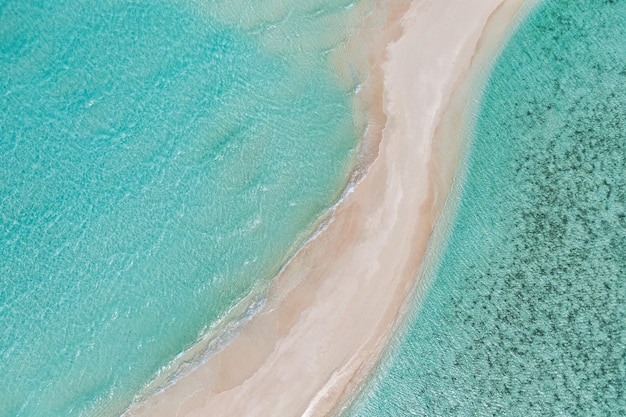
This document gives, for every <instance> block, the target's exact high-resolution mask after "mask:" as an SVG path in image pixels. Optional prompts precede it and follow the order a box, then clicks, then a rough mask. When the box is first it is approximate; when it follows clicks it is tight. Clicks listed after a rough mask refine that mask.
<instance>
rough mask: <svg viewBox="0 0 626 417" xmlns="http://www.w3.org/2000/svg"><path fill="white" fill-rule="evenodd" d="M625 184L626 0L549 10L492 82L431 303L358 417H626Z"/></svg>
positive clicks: (400, 341) (584, 1) (555, 3)
mask: <svg viewBox="0 0 626 417" xmlns="http://www.w3.org/2000/svg"><path fill="white" fill-rule="evenodd" d="M625 174H626V2H624V1H619V0H617V1H594V0H575V1H572V0H547V1H546V2H544V3H542V4H541V5H539V6H537V8H536V9H535V10H534V11H533V12H532V13H531V14H530V15H529V16H528V17H527V18H526V19H525V20H524V22H523V23H522V25H521V27H520V28H519V29H518V30H517V31H516V33H515V34H514V35H513V36H512V38H511V39H510V41H509V42H508V44H507V46H506V47H505V49H504V50H503V52H502V54H501V56H500V57H499V59H498V60H497V62H496V63H495V67H494V68H493V70H492V73H491V75H490V78H489V80H488V83H487V85H486V87H485V90H484V92H483V96H482V102H481V105H480V110H479V112H478V115H477V119H476V122H475V127H474V131H473V134H472V144H471V150H470V154H469V160H468V168H467V173H466V175H465V178H464V180H463V181H464V182H463V185H462V189H461V194H460V203H459V207H458V209H457V212H456V215H455V217H454V220H453V223H452V226H451V231H450V234H449V236H448V238H447V241H446V243H445V247H444V249H443V252H442V253H441V255H440V260H439V264H438V266H437V268H436V271H435V272H434V274H433V276H430V277H425V278H426V279H429V280H431V284H430V288H429V290H428V293H427V294H426V296H425V298H424V299H423V300H421V301H420V303H419V305H416V306H415V309H414V311H413V313H412V314H411V315H410V317H409V319H408V322H407V324H406V326H405V328H404V330H403V332H402V333H401V334H399V335H398V336H397V341H396V342H397V343H396V344H395V346H394V347H393V348H392V349H390V351H389V352H388V353H387V355H386V357H385V358H384V359H383V361H382V363H381V365H380V367H379V369H378V370H377V371H376V372H375V373H374V375H373V376H372V379H371V380H370V381H369V383H368V384H367V385H366V387H365V388H364V390H363V392H362V393H361V394H360V396H359V397H358V398H357V399H356V400H355V401H354V403H353V404H352V407H351V409H350V410H349V411H347V412H346V413H345V415H347V416H364V417H365V416H367V417H370V416H377V417H381V416H394V417H397V416H624V415H626V175H625ZM435 255H436V254H431V256H435Z"/></svg>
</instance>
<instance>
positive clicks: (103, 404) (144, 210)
mask: <svg viewBox="0 0 626 417" xmlns="http://www.w3.org/2000/svg"><path fill="white" fill-rule="evenodd" d="M350 6H351V2H348V1H339V0H333V1H331V0H325V1H313V0H309V1H302V2H298V4H285V2H281V1H274V2H271V1H266V2H264V3H263V4H260V5H258V6H256V7H251V3H249V2H244V1H241V2H233V1H230V2H226V1H207V2H201V1H196V2H194V1H183V0H178V1H176V0H153V1H150V2H129V1H122V0H83V1H66V0H0V323H1V325H0V375H2V377H1V378H0V416H11V417H13V416H29V417H31V416H33V417H35V416H79V415H80V416H88V415H117V414H119V413H120V412H121V411H122V410H123V409H124V408H125V407H126V406H127V405H128V404H129V403H130V401H131V400H132V398H133V396H134V395H135V394H136V393H137V392H139V391H140V390H141V388H142V387H144V386H145V384H147V383H148V382H149V381H150V380H151V379H153V378H154V377H155V375H156V374H157V372H158V371H159V370H160V369H162V367H163V366H164V365H166V364H168V363H169V362H170V361H172V359H174V357H175V356H176V355H178V354H179V353H181V352H182V351H184V350H185V349H187V348H188V347H189V346H191V345H192V344H193V343H194V342H196V341H197V340H198V338H199V337H200V336H201V335H202V334H203V332H206V331H207V329H209V328H210V327H211V325H212V324H214V323H215V322H216V321H217V320H218V319H220V318H221V317H223V316H224V315H225V314H226V312H227V311H228V309H230V308H231V307H232V306H233V305H234V304H235V303H236V302H237V301H238V300H240V299H242V297H244V296H245V295H246V294H248V293H249V292H250V291H251V290H252V289H253V287H255V285H257V284H258V283H259V282H260V283H261V284H262V283H263V282H267V280H268V279H269V278H270V277H271V276H272V275H274V274H275V273H276V272H277V270H278V268H279V267H280V266H281V264H282V263H283V262H284V261H285V257H286V256H288V255H289V254H290V253H291V252H292V251H293V250H294V248H295V246H294V245H297V244H298V243H299V242H301V241H302V239H303V238H305V237H306V233H307V231H308V230H309V229H310V228H311V227H313V226H314V222H315V221H316V219H317V218H318V216H319V215H320V214H321V213H322V212H323V211H324V210H325V209H326V208H328V207H329V206H330V205H331V204H332V203H333V202H334V201H335V200H336V199H337V198H338V196H339V195H340V193H341V191H342V189H343V188H344V187H345V185H346V183H347V181H348V180H349V175H350V171H351V169H352V168H353V165H354V160H355V153H356V149H357V145H358V138H359V137H360V134H361V127H360V126H355V123H354V122H353V120H354V119H353V107H352V99H353V91H354V88H355V86H356V83H357V82H358V80H356V79H354V80H350V79H345V78H344V79H339V78H338V77H337V76H336V75H335V72H336V70H335V68H334V67H333V65H334V64H333V62H332V59H331V58H332V56H333V51H334V50H335V49H336V48H339V49H340V47H341V43H342V42H343V41H344V40H345V38H346V35H347V34H348V33H350V31H351V30H354V27H353V24H354V22H356V21H358V19H356V18H355V17H354V16H353V12H352V10H353V8H351V7H350Z"/></svg>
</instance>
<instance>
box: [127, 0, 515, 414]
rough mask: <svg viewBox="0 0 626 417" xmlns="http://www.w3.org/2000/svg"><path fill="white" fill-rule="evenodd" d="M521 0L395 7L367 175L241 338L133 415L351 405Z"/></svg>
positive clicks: (411, 282)
mask: <svg viewBox="0 0 626 417" xmlns="http://www.w3.org/2000/svg"><path fill="white" fill-rule="evenodd" d="M523 2H524V0H466V1H463V2H458V1H454V0H438V1H430V0H416V1H412V2H410V1H407V2H406V7H404V8H401V9H402V10H403V11H404V10H406V12H405V13H403V14H402V16H401V17H399V16H398V17H394V16H393V14H392V16H391V20H390V22H389V23H388V25H387V31H388V32H387V34H383V35H381V38H379V39H385V36H386V39H395V38H397V39H395V40H394V41H393V42H392V43H391V44H389V45H388V46H387V47H386V49H385V53H378V54H373V56H374V57H378V58H376V59H373V60H372V61H373V62H371V65H372V71H371V74H372V77H373V78H372V80H370V82H376V79H377V78H379V79H380V85H379V86H378V87H379V88H376V86H372V87H371V88H370V91H372V92H376V91H379V92H380V94H381V95H382V102H380V100H379V102H378V103H377V102H376V100H374V101H372V106H373V108H374V110H375V108H376V107H377V106H379V107H380V109H381V110H382V112H376V111H372V112H371V114H372V115H373V117H374V118H375V119H376V120H377V121H378V122H380V123H384V129H383V130H382V140H381V141H380V147H379V150H378V156H377V158H376V159H375V160H374V162H373V163H372V165H371V166H370V169H369V171H368V173H367V175H366V176H365V177H364V178H363V180H362V181H361V182H360V183H359V184H358V185H356V186H355V188H354V190H353V192H352V193H350V194H348V195H347V196H346V197H345V198H344V200H343V201H342V202H341V203H340V204H339V206H338V207H337V209H336V211H335V213H334V218H333V220H332V221H331V223H330V224H329V225H328V227H327V228H326V229H325V230H324V231H323V232H322V233H321V234H320V235H319V236H318V237H317V238H316V239H314V240H311V241H310V242H308V243H307V244H306V245H305V246H304V247H303V248H302V249H301V250H300V251H299V252H298V254H297V255H296V256H295V257H294V258H293V259H292V260H291V261H290V263H289V264H288V265H287V266H286V268H285V269H284V270H283V271H282V272H281V274H280V275H279V276H277V277H276V278H275V279H274V281H273V283H272V285H271V287H270V290H269V296H268V300H267V302H266V304H265V305H264V307H263V308H262V310H261V311H260V312H259V313H258V314H257V315H255V316H254V317H253V318H252V319H251V320H250V321H249V322H248V323H247V324H246V325H245V326H244V327H243V329H242V331H241V332H240V333H239V334H238V335H237V336H236V337H235V338H234V339H233V340H232V342H230V343H229V344H228V345H226V346H225V347H224V348H223V349H222V350H220V351H219V352H218V353H216V354H215V355H213V356H211V357H210V358H208V360H207V361H206V362H205V363H203V364H202V365H200V366H198V367H197V368H196V369H194V370H193V371H192V372H190V373H189V374H187V375H185V376H184V377H182V378H181V379H179V380H178V381H177V382H176V383H174V384H173V385H171V386H169V387H167V388H166V389H165V390H163V391H161V392H159V393H157V394H155V395H153V396H151V397H150V398H148V399H147V400H146V401H145V402H143V403H141V404H140V405H136V406H134V407H133V409H131V410H130V411H128V413H127V415H128V416H150V417H159V416H167V417H173V416H272V417H274V416H280V417H290V416H323V415H329V414H331V415H332V413H333V412H335V411H336V410H337V408H338V407H340V406H341V405H342V404H344V403H345V402H346V401H347V400H349V398H350V396H351V395H352V394H353V392H354V390H355V389H356V388H357V387H358V385H359V383H361V382H362V381H363V379H364V378H365V377H366V376H367V375H368V373H369V371H370V370H371V368H372V367H373V366H374V365H375V363H376V361H377V360H378V358H379V357H380V354H381V352H382V350H383V348H384V346H385V345H386V343H387V342H388V341H389V339H390V335H391V334H392V332H393V330H394V328H395V327H396V326H397V324H398V321H399V319H400V318H401V316H402V312H403V306H404V303H406V302H407V300H408V299H410V296H411V295H412V292H413V289H414V288H415V287H416V277H418V276H419V271H420V265H421V263H422V259H423V256H424V253H425V250H426V246H427V243H428V239H429V237H430V235H431V233H432V230H433V227H434V226H435V223H436V221H437V219H438V217H439V215H440V213H441V211H442V208H443V206H444V204H445V202H446V199H447V197H448V194H449V191H450V188H451V185H452V182H453V179H454V176H455V172H456V171H457V166H458V160H459V154H460V150H461V148H462V143H463V142H462V139H463V134H462V130H463V126H464V124H463V123H464V122H463V120H464V114H466V112H467V109H468V100H469V98H470V96H471V95H470V91H471V89H472V86H473V82H477V81H476V80H479V79H480V77H481V74H482V75H484V71H485V68H486V65H487V63H488V62H489V61H490V60H491V58H492V57H493V55H494V51H495V50H496V49H497V47H498V45H500V44H501V41H502V39H503V34H504V33H506V29H507V27H508V25H509V24H510V22H511V21H512V18H513V16H514V15H515V13H516V12H517V10H518V9H519V7H520V5H521V4H522V3H523ZM399 25H400V26H399ZM399 27H401V29H402V30H401V32H398V31H397V29H398V28H399ZM394 31H396V32H397V33H396V34H394ZM381 70H382V71H381ZM376 74H378V76H377V75H376ZM380 87H382V88H380ZM472 97H473V96H472ZM469 103H470V104H469V107H470V108H471V107H472V106H473V104H471V103H474V104H475V102H469ZM378 113H382V115H381V114H378ZM385 116H386V119H385ZM372 132H377V130H376V129H372ZM378 132H380V130H378Z"/></svg>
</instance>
